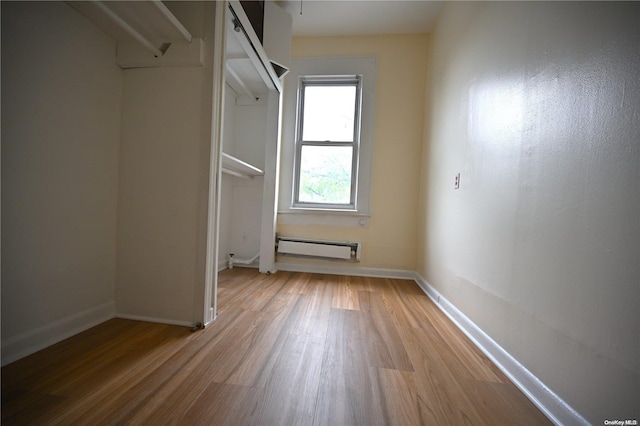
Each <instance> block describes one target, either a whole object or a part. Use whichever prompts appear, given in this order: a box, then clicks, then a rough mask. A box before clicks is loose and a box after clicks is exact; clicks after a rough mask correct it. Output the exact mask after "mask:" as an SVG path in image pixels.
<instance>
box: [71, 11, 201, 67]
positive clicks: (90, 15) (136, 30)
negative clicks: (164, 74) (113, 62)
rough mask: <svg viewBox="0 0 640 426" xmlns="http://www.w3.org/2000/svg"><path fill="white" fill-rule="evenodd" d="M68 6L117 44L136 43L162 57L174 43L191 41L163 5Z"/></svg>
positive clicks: (182, 27)
mask: <svg viewBox="0 0 640 426" xmlns="http://www.w3.org/2000/svg"><path fill="white" fill-rule="evenodd" d="M67 4H68V5H69V6H71V7H73V8H74V9H76V10H77V11H78V12H80V14H82V15H84V16H85V17H86V18H87V19H89V20H90V21H92V22H93V23H94V24H95V25H96V26H97V27H98V28H100V29H101V30H102V31H104V32H105V33H107V34H108V35H110V36H111V37H113V38H114V39H115V40H117V41H118V42H129V41H137V42H138V43H140V44H142V45H143V46H144V47H145V48H147V49H148V50H150V51H151V52H153V54H154V55H155V56H157V57H161V56H162V55H163V54H164V52H165V51H166V50H167V48H168V46H169V45H171V43H174V42H191V38H192V37H191V33H189V31H188V30H187V29H186V28H185V27H184V26H183V25H182V24H181V23H180V21H179V20H178V19H177V18H176V17H175V16H174V15H173V13H171V11H170V10H169V9H168V8H167V7H166V6H165V5H164V4H163V3H162V2H161V1H153V0H141V1H68V2H67Z"/></svg>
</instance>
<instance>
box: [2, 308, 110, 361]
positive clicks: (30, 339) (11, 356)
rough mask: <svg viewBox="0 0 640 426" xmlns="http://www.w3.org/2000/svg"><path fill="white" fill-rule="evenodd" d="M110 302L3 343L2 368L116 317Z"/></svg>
mask: <svg viewBox="0 0 640 426" xmlns="http://www.w3.org/2000/svg"><path fill="white" fill-rule="evenodd" d="M114 313H115V303H114V302H108V303H105V304H102V305H99V306H96V307H94V308H91V309H87V310H86V311H83V312H79V313H77V314H74V315H71V316H69V317H66V318H62V319H60V320H58V321H54V322H52V323H50V324H47V325H45V326H42V327H38V328H36V329H34V330H31V331H28V332H26V333H22V334H19V335H17V336H14V337H11V338H9V339H7V340H3V341H2V366H3V367H4V366H5V365H7V364H10V363H12V362H14V361H17V360H19V359H21V358H24V357H26V356H28V355H31V354H33V353H36V352H38V351H40V350H42V349H44V348H46V347H48V346H51V345H54V344H56V343H58V342H61V341H62V340H64V339H67V338H69V337H71V336H74V335H76V334H78V333H81V332H83V331H85V330H88V329H90V328H91V327H95V326H96V325H98V324H101V323H103V322H105V321H107V320H110V319H111V318H113V317H114Z"/></svg>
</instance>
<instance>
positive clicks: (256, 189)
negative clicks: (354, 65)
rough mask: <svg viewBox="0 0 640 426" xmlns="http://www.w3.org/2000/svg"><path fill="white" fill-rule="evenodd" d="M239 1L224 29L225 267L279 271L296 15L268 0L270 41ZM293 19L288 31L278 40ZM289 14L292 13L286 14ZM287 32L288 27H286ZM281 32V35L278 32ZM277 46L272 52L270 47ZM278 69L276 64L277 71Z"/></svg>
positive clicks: (221, 242)
mask: <svg viewBox="0 0 640 426" xmlns="http://www.w3.org/2000/svg"><path fill="white" fill-rule="evenodd" d="M237 7H238V3H235V2H234V3H233V4H231V5H230V6H229V9H228V10H227V16H226V34H225V39H226V40H225V84H224V89H223V105H224V108H223V114H222V143H221V155H220V167H219V171H220V172H219V173H220V174H219V191H218V194H219V198H218V205H219V213H218V270H222V269H225V268H234V267H255V268H259V270H260V272H263V273H269V272H273V271H275V249H274V247H275V230H276V213H277V209H276V203H277V197H276V195H277V181H278V180H277V175H278V157H279V131H280V129H279V121H280V120H279V113H280V102H281V96H280V95H281V92H282V84H281V79H282V78H283V76H284V74H285V73H286V66H285V65H283V64H282V63H281V62H285V61H286V59H285V60H281V61H278V62H275V61H274V60H272V59H270V58H274V57H278V52H277V50H278V49H280V50H282V49H284V50H285V53H284V57H286V56H287V55H288V49H290V45H291V41H290V37H291V33H290V28H291V17H290V16H289V15H288V13H286V12H284V11H283V10H281V9H280V8H279V7H278V6H276V5H275V4H273V3H272V2H265V3H264V4H263V10H264V16H263V17H262V20H263V28H264V34H263V40H260V38H259V37H258V36H257V35H256V33H255V31H254V30H253V28H252V26H251V23H250V21H249V19H248V18H247V15H246V14H245V13H244V10H238V8H237ZM279 18H283V19H284V24H285V27H286V24H287V21H288V28H289V32H288V38H289V40H286V38H285V39H282V38H281V41H278V40H274V31H273V30H270V29H273V28H277V29H278V34H279V33H280V32H281V27H282V25H283V24H282V22H281V21H280V20H279ZM287 18H288V19H287ZM285 34H286V32H285ZM276 35H277V34H276ZM269 46H273V47H272V48H271V51H267V50H266V48H269ZM276 70H277V71H276Z"/></svg>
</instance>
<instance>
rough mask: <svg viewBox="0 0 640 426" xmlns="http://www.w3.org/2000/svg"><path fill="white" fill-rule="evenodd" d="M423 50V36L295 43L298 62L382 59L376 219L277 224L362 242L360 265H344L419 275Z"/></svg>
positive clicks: (286, 231)
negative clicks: (364, 223) (349, 223)
mask: <svg viewBox="0 0 640 426" xmlns="http://www.w3.org/2000/svg"><path fill="white" fill-rule="evenodd" d="M426 45H427V36H426V35H424V34H422V35H379V36H357V37H356V36H352V37H299V38H294V40H293V47H292V56H293V57H305V56H349V55H350V56H376V57H377V66H378V69H377V84H376V106H375V108H376V113H375V114H376V125H375V142H374V144H375V147H374V153H373V178H372V193H371V220H370V223H369V226H368V227H340V226H327V225H292V224H287V225H285V224H282V223H279V224H278V233H280V234H282V235H287V236H296V237H311V238H322V239H336V240H351V241H359V242H362V243H363V257H362V262H360V263H357V264H342V263H341V264H339V265H340V266H353V267H370V268H390V269H400V270H410V271H413V270H415V267H416V255H415V253H416V247H417V239H416V233H417V216H416V212H417V208H418V199H417V197H416V194H417V193H418V183H419V176H420V157H421V153H422V133H423V119H424V101H425V100H424V87H425V75H426V72H427V71H426V70H427V62H426V55H425V49H426ZM282 143H283V144H284V143H287V141H283V142H282ZM279 261H286V262H295V261H296V260H293V259H292V258H291V257H283V256H281V257H280V258H279ZM302 262H307V263H320V264H322V263H324V262H321V261H316V262H312V261H310V260H303V261H302Z"/></svg>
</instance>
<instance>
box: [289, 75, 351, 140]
mask: <svg viewBox="0 0 640 426" xmlns="http://www.w3.org/2000/svg"><path fill="white" fill-rule="evenodd" d="M355 108H356V87H355V86H306V87H305V89H304V119H303V123H302V140H305V141H335V142H351V141H353V137H354V136H353V123H354V117H355Z"/></svg>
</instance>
